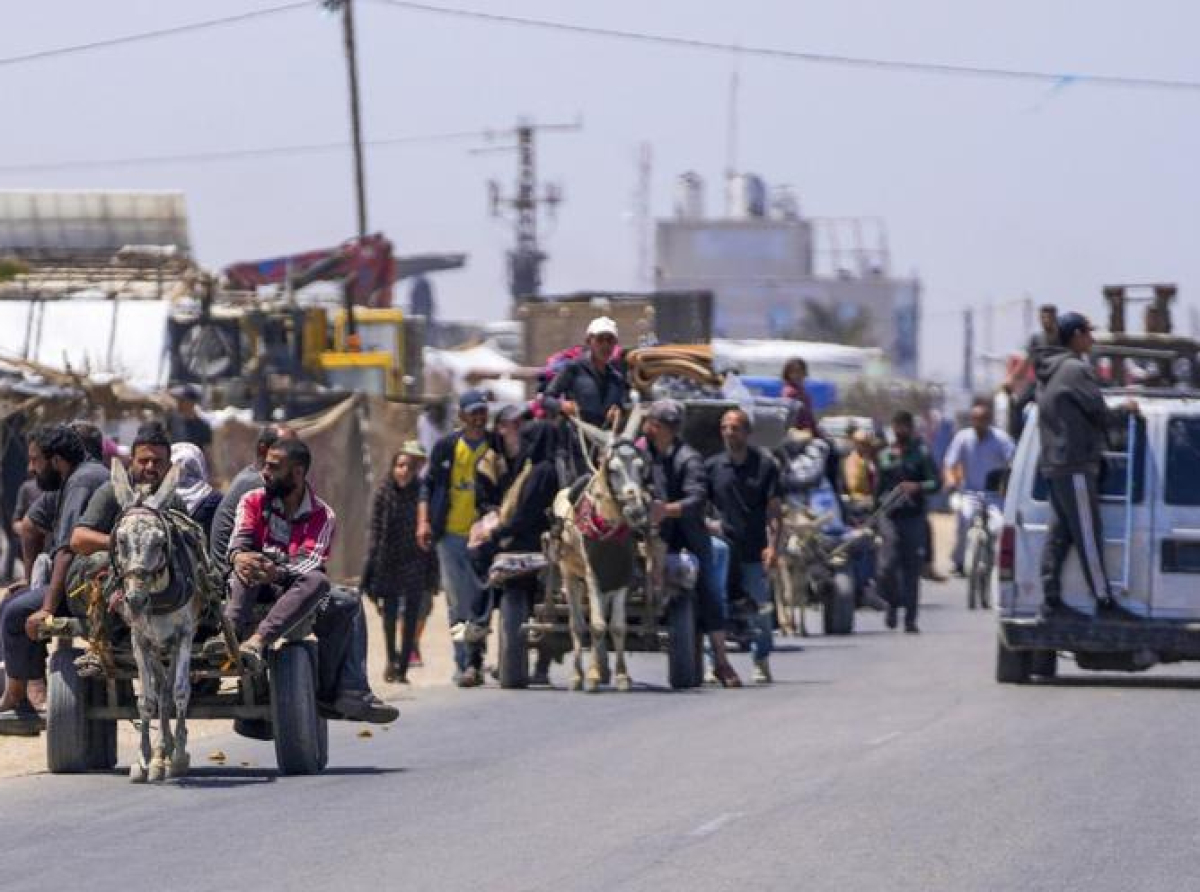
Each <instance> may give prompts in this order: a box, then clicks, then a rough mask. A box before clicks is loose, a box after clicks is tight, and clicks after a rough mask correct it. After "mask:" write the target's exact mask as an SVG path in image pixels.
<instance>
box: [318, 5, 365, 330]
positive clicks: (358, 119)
mask: <svg viewBox="0 0 1200 892" xmlns="http://www.w3.org/2000/svg"><path fill="white" fill-rule="evenodd" d="M322 2H323V4H324V6H325V8H326V9H328V10H329V11H330V12H338V11H340V12H341V13H342V41H343V44H344V46H345V50H346V74H347V79H348V81H349V85H350V140H351V143H352V145H353V146H354V198H355V202H354V203H355V216H356V222H357V223H358V227H357V233H358V239H359V240H360V241H361V240H362V239H364V238H366V237H367V181H366V180H367V178H366V172H365V170H364V165H363V144H362V113H361V108H360V103H359V97H358V53H357V50H356V48H355V42H354V0H322ZM342 301H343V305H344V309H345V313H346V334H347V340H348V342H349V346H350V347H351V349H355V348H356V347H355V345H356V344H357V342H358V326H357V325H356V324H355V321H354V297H353V295H352V294H351V291H350V283H349V282H343V283H342Z"/></svg>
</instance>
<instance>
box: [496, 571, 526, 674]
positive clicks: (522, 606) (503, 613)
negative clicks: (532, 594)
mask: <svg viewBox="0 0 1200 892" xmlns="http://www.w3.org/2000/svg"><path fill="white" fill-rule="evenodd" d="M528 618H529V593H528V592H527V591H525V590H524V589H518V588H506V589H505V590H504V593H503V594H502V595H501V596H500V641H499V647H500V655H499V656H500V687H502V688H507V689H513V688H525V687H528V686H529V648H528V647H526V645H525V636H524V635H522V634H521V626H523V625H524V624H525V620H527V619H528Z"/></svg>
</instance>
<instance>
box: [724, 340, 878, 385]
mask: <svg viewBox="0 0 1200 892" xmlns="http://www.w3.org/2000/svg"><path fill="white" fill-rule="evenodd" d="M712 349H713V358H714V360H715V362H716V364H717V367H718V368H721V367H729V366H733V367H735V368H737V369H738V370H739V371H740V372H741V373H742V375H743V376H747V375H752V376H771V377H778V376H779V373H780V372H781V371H782V370H783V364H784V363H785V362H787V361H788V360H789V359H792V358H794V357H799V358H801V359H803V360H804V361H805V362H806V363H807V364H808V374H809V377H810V378H814V379H817V380H822V381H835V382H836V381H847V380H852V379H858V378H862V377H867V376H872V375H882V374H885V373H886V367H887V361H886V359H885V357H884V355H883V351H882V350H880V349H879V348H877V347H848V346H846V345H845V344H827V343H820V342H817V341H784V340H754V339H747V340H736V339H730V338H713V342H712Z"/></svg>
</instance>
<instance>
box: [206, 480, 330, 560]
mask: <svg viewBox="0 0 1200 892" xmlns="http://www.w3.org/2000/svg"><path fill="white" fill-rule="evenodd" d="M336 525H337V517H336V516H335V515H334V513H333V509H332V508H330V507H329V506H328V505H327V504H325V503H324V502H323V501H321V500H320V499H319V498H317V495H316V493H314V492H313V491H312V487H311V486H306V487H305V491H304V499H303V501H301V503H300V508H299V510H298V511H297V512H296V514H295V516H294V517H291V518H289V517H288V516H287V515H286V514H285V513H284V507H283V502H282V501H281V500H280V499H273V498H271V497H270V496H268V495H267V491H266V490H265V489H263V488H261V487H260V488H258V489H253V490H251V491H250V492H248V493H246V494H245V495H244V496H242V498H241V501H239V502H238V508H237V517H236V519H235V521H234V525H233V536H232V537H230V540H229V559H230V562H231V563H232V561H233V556H234V555H235V554H237V553H238V552H241V551H250V552H263V553H266V554H275V555H282V556H285V557H286V571H287V572H288V573H289V574H291V575H296V576H298V575H300V574H302V573H310V572H313V571H314V570H315V571H321V572H324V570H325V565H326V563H327V562H328V561H329V552H330V548H331V547H332V545H333V533H334V528H335V527H336Z"/></svg>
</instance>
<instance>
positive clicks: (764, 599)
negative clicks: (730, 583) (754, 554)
mask: <svg viewBox="0 0 1200 892" xmlns="http://www.w3.org/2000/svg"><path fill="white" fill-rule="evenodd" d="M738 569H739V570H740V572H741V574H742V579H741V583H742V591H744V592H745V593H746V596H747V597H748V598H750V600H751V601H753V602H754V604H755V606H756V607H757V608H758V610H757V611H756V612H755V614H754V625H755V628H756V629H757V630H758V634H757V635H756V636H755V638H754V641H753V643H752V644H751V646H750V652H751V654H752V655H753V657H754V659H755V660H765V659H766V658H767V657H769V656H770V655H771V641H772V628H771V627H772V624H773V620H774V618H775V601H774V599H773V598H772V597H771V587H770V586H769V585H767V571H766V569H765V568H764V567H763V565H762V563H761V562H756V561H750V562H748V563H744V564H738Z"/></svg>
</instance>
